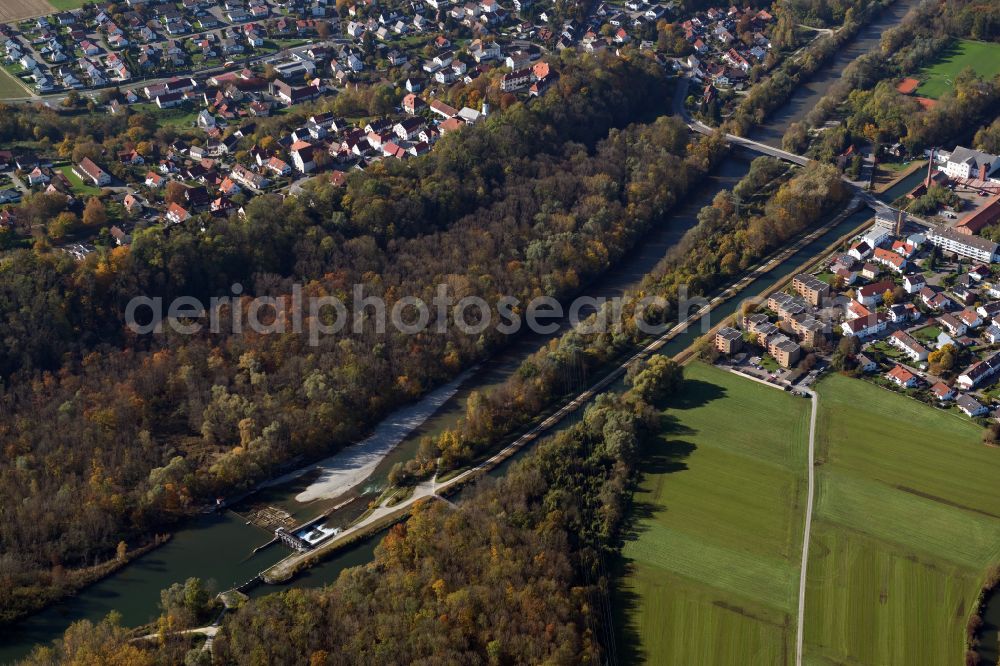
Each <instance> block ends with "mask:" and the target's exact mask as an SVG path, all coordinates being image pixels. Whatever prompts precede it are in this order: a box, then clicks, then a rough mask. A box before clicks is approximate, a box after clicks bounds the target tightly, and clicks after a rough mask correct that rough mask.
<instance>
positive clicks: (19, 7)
mask: <svg viewBox="0 0 1000 666" xmlns="http://www.w3.org/2000/svg"><path fill="white" fill-rule="evenodd" d="M66 4H68V5H69V6H68V7H67V8H72V7H79V6H80V5H81V4H82V3H72V2H70V3H66ZM53 11H55V8H54V7H53V5H51V4H49V3H48V2H47V0H3V2H0V23H8V22H10V21H20V20H21V19H23V18H28V17H29V16H41V15H42V14H51V13H52V12H53Z"/></svg>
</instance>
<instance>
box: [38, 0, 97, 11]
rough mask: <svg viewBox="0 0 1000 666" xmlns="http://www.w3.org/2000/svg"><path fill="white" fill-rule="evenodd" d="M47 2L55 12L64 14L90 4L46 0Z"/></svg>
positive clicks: (84, 0) (80, 1)
mask: <svg viewBox="0 0 1000 666" xmlns="http://www.w3.org/2000/svg"><path fill="white" fill-rule="evenodd" d="M48 2H49V4H50V5H52V8H53V9H55V10H56V11H60V12H65V11H69V10H70V9H77V8H78V7H83V6H84V5H85V4H87V3H88V2H90V0H48Z"/></svg>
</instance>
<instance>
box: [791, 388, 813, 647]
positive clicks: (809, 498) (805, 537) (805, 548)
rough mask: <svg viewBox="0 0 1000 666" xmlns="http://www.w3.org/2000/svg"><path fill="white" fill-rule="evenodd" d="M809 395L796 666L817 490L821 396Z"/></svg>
mask: <svg viewBox="0 0 1000 666" xmlns="http://www.w3.org/2000/svg"><path fill="white" fill-rule="evenodd" d="M802 390H803V391H805V392H806V393H808V394H809V397H810V398H811V402H812V413H811V414H810V415H809V460H808V463H807V464H808V466H809V469H808V483H807V485H808V490H807V495H806V524H805V529H804V531H803V534H802V564H801V567H800V569H799V613H798V622H797V623H796V627H795V666H802V637H803V634H804V626H803V625H804V624H805V623H804V622H803V620H804V618H805V614H806V570H807V568H808V564H809V538H810V536H811V534H810V533H811V532H812V514H813V496H814V495H815V488H816V465H815V462H814V461H815V458H816V414H817V413H818V412H819V394H818V393H816V391H813V390H812V389H808V388H806V389H802Z"/></svg>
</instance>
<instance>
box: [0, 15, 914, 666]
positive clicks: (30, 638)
mask: <svg viewBox="0 0 1000 666" xmlns="http://www.w3.org/2000/svg"><path fill="white" fill-rule="evenodd" d="M908 4H909V3H904V2H900V3H897V6H895V7H894V8H892V9H890V10H887V11H886V12H884V13H883V14H882V15H881V16H880V17H879V18H878V19H877V20H876V21H875V23H874V24H873V25H872V27H871V28H868V29H865V30H862V31H861V33H860V34H859V36H858V38H857V39H856V40H855V41H854V42H852V43H851V44H849V45H848V46H847V47H846V48H847V49H849V50H850V51H849V52H850V53H852V54H853V55H850V56H849V57H846V58H845V57H842V56H836V57H835V58H834V59H833V60H832V61H831V62H830V63H828V64H827V66H826V67H824V68H821V70H820V71H819V72H817V73H816V75H815V76H814V77H813V79H812V80H811V81H810V83H809V84H808V88H809V91H810V92H809V93H808V94H803V96H802V97H801V98H799V97H798V93H796V95H794V96H793V98H792V101H791V102H790V105H792V106H793V107H794V109H792V110H791V111H789V110H787V109H786V110H779V112H777V113H776V114H775V116H774V118H775V120H774V124H775V125H776V127H774V128H773V129H772V131H771V133H772V134H773V135H775V136H777V140H778V142H779V143H780V138H781V136H782V135H783V134H784V130H785V128H786V127H787V124H788V123H790V122H793V121H794V120H795V119H796V118H797V117H801V113H800V114H799V115H796V113H797V112H796V111H795V109H799V110H801V109H802V108H803V105H806V104H808V105H810V106H811V104H812V103H814V102H815V100H816V99H818V98H819V97H821V96H822V95H823V94H824V90H825V87H828V86H829V85H830V84H831V83H832V82H833V81H835V80H836V79H837V78H838V77H839V72H840V69H841V68H843V66H844V65H846V64H847V62H849V61H850V60H851V59H853V58H854V57H856V56H857V55H858V54H859V53H862V52H864V51H867V50H868V49H870V48H872V47H873V46H876V45H877V44H878V41H879V39H878V35H879V34H880V33H881V31H882V30H883V29H884V28H886V27H889V26H890V25H892V24H893V23H895V22H896V21H898V20H899V18H900V17H901V16H902V14H903V13H905V12H904V11H899V7H900V6H905V5H908ZM831 69H833V70H835V71H832V72H831V71H830V70H831ZM824 82H825V83H824ZM809 100H812V101H809ZM806 110H807V109H806ZM802 113H804V111H802ZM765 140H768V141H771V139H770V138H767V137H765ZM748 168H749V159H748V158H747V156H745V155H740V154H738V153H735V154H734V155H733V156H732V157H731V158H730V159H728V160H726V161H725V162H724V163H723V164H721V165H720V166H719V167H717V168H716V169H715V171H714V173H713V174H712V175H710V176H708V177H707V178H706V179H705V182H704V183H703V184H702V185H701V186H700V187H699V188H698V189H697V190H696V191H695V192H694V193H693V194H692V195H691V196H689V197H687V198H686V199H685V201H684V203H682V204H681V205H680V206H678V208H677V209H676V210H675V211H674V212H673V214H671V215H670V216H668V218H667V219H666V220H664V221H663V222H662V223H661V224H660V225H658V226H657V227H656V228H654V229H652V230H651V231H650V232H649V233H648V234H647V235H646V236H645V237H644V238H643V239H642V241H640V243H639V244H638V247H636V248H635V249H634V250H633V251H632V252H630V253H629V254H628V255H627V256H626V257H624V258H623V259H622V261H620V262H619V264H618V265H617V266H616V267H615V268H613V269H612V270H610V271H609V272H607V273H606V274H605V275H604V276H602V277H601V278H599V279H598V280H596V281H595V282H594V283H593V284H591V285H589V286H588V288H587V289H586V290H585V293H586V294H587V295H589V296H593V297H601V296H604V297H612V296H617V295H621V294H622V293H624V292H625V291H627V290H628V289H629V288H631V287H633V286H635V285H637V284H638V283H639V281H640V280H641V279H642V277H643V276H644V275H645V274H646V273H647V272H649V271H650V270H651V269H652V268H653V267H654V266H655V265H656V263H657V262H658V261H659V260H660V259H661V258H662V257H663V256H664V255H665V254H666V252H667V250H668V249H669V248H670V247H672V246H673V245H674V244H676V243H677V241H678V240H679V239H680V238H681V236H683V234H684V233H685V232H686V231H687V230H688V229H690V228H691V227H693V226H694V225H695V224H696V223H697V213H698V211H699V210H700V209H701V208H702V207H703V206H705V205H707V204H708V203H710V202H711V200H712V198H714V196H715V195H716V193H718V192H719V191H721V190H722V189H729V188H732V186H733V185H735V184H736V182H738V181H739V179H740V178H742V177H743V175H745V173H746V171H747V169H748ZM919 179H920V174H919V173H917V174H914V175H913V176H911V177H910V178H907V179H906V181H904V182H903V183H901V184H900V185H897V186H896V187H894V188H892V189H890V190H889V191H888V192H887V193H885V194H884V195H882V199H883V200H885V201H892V200H893V199H894V198H896V197H898V196H900V195H901V194H903V193H905V192H906V191H908V190H909V188H911V187H912V186H913V184H915V183H916V182H917V181H918V180H919ZM867 217H870V213H868V212H866V211H861V212H859V213H856V214H855V215H852V216H850V217H849V218H848V219H847V220H845V221H844V222H842V223H841V224H839V225H837V227H836V228H834V229H832V230H830V231H828V232H827V233H826V234H824V235H823V236H822V237H820V238H818V239H817V240H815V241H813V242H812V243H810V244H809V245H807V246H806V247H804V248H802V249H801V250H799V251H798V252H796V253H795V254H794V255H793V256H791V257H790V258H788V259H786V260H785V261H784V262H782V263H781V264H780V265H778V266H776V267H775V268H774V269H772V270H771V271H769V272H768V273H766V274H764V275H762V276H760V277H758V278H757V279H756V280H755V281H754V282H753V283H752V284H751V285H750V286H749V287H748V288H747V290H746V291H745V292H744V293H745V294H755V293H757V292H760V291H763V290H765V289H767V288H769V287H770V286H772V285H774V284H775V283H776V282H778V281H779V280H781V279H782V278H784V277H786V276H787V275H788V274H789V273H790V272H791V271H793V270H794V269H795V268H796V267H797V266H799V265H800V264H802V263H803V262H804V261H806V260H807V259H808V258H809V257H810V256H812V255H814V254H816V253H817V252H819V251H820V250H821V249H822V248H823V247H825V246H826V245H828V244H830V243H831V242H833V241H834V240H835V239H836V238H838V237H839V236H841V235H843V234H844V233H846V232H847V231H848V230H850V229H851V228H853V227H856V226H858V225H860V224H861V223H862V222H863V221H864V220H865V219H866V218H867ZM740 300H741V298H739V297H738V298H734V299H730V301H728V302H725V303H723V304H721V305H719V306H718V307H717V308H716V309H715V310H714V311H713V312H712V314H711V317H712V320H713V321H719V319H720V318H723V317H725V316H727V315H729V314H732V313H733V312H735V311H736V308H737V307H738V305H739V302H740ZM564 325H565V322H564ZM700 330H701V327H699V326H692V327H691V328H689V329H688V332H685V333H684V334H682V335H679V336H678V337H676V338H674V340H673V341H671V343H670V344H668V345H667V346H666V347H665V348H664V349H663V350H662V353H664V354H669V355H673V354H676V353H678V352H680V351H682V350H683V349H684V348H686V347H687V346H688V345H690V344H691V343H692V342H693V341H694V340H695V339H696V337H697V336H698V334H699V333H700ZM553 335H555V334H553ZM546 337H551V336H538V335H524V336H522V337H520V338H518V339H517V340H515V341H514V343H513V344H511V345H510V346H509V347H508V348H506V349H505V350H504V351H503V352H501V353H500V354H498V355H496V356H495V357H494V358H493V359H491V360H490V361H489V362H486V363H484V364H483V365H482V367H481V368H480V369H479V370H478V371H477V372H475V374H474V375H472V376H471V377H470V378H469V379H468V380H467V381H465V382H464V383H462V384H461V386H459V387H458V388H457V390H456V391H455V392H454V394H453V395H452V396H451V397H450V398H449V399H448V400H446V401H445V402H444V403H443V404H442V405H441V406H440V407H439V408H438V409H437V411H435V412H434V413H433V414H432V415H431V416H429V417H427V418H425V419H418V420H419V421H420V422H419V423H416V424H414V425H413V430H412V431H411V432H410V434H409V435H407V436H405V437H403V438H402V440H401V441H400V443H399V444H398V445H397V446H396V447H395V448H394V449H393V450H392V451H391V452H390V453H389V454H388V455H386V456H385V457H384V459H383V460H382V461H381V462H380V463H378V464H377V465H375V466H374V469H373V471H372V474H371V475H370V476H369V477H368V479H367V480H366V481H364V482H363V483H362V484H360V485H359V486H358V487H356V488H355V489H354V491H352V492H351V493H348V494H347V495H341V496H340V497H337V498H333V497H326V498H322V499H317V500H314V501H309V502H300V501H297V500H296V499H295V498H296V496H300V495H302V494H303V493H304V492H305V491H307V490H309V488H310V486H312V484H313V483H314V482H315V481H316V480H317V478H318V477H319V475H320V474H322V471H321V470H319V469H317V470H314V472H313V473H311V474H304V475H302V476H299V477H297V478H295V479H292V480H290V481H289V482H288V483H287V484H284V485H280V486H273V487H269V488H267V489H265V490H263V491H261V492H259V493H258V494H257V495H255V496H254V498H253V499H254V501H257V502H266V503H267V504H270V505H273V506H277V507H280V508H283V509H285V510H287V511H288V512H289V513H291V514H292V515H293V516H294V517H295V518H296V519H298V520H307V519H309V518H311V517H313V516H316V515H318V514H319V513H321V512H323V511H325V510H327V509H329V508H330V507H331V506H332V505H333V504H334V503H340V502H342V501H343V500H344V499H345V497H348V498H349V497H351V496H361V497H362V499H361V500H359V501H356V502H353V503H352V504H350V505H349V506H348V507H347V508H346V509H344V510H341V511H338V512H337V513H336V514H334V516H333V517H332V519H331V520H332V522H334V524H336V522H338V521H339V522H349V521H350V520H351V519H352V518H353V517H356V516H357V515H358V514H359V513H360V512H361V511H363V510H364V508H365V504H366V501H364V498H367V497H368V496H371V495H373V494H376V493H378V492H379V491H380V489H381V488H383V487H384V486H385V484H386V475H387V474H388V471H389V469H390V468H391V467H392V465H393V464H394V463H396V462H397V461H402V460H407V459H409V458H411V457H412V456H413V454H414V452H415V451H416V447H417V446H418V444H419V440H420V438H421V437H422V436H423V435H426V434H434V433H437V432H440V431H441V430H443V429H445V428H447V427H450V426H451V425H453V424H454V423H455V421H456V419H457V418H458V417H459V416H460V415H461V414H462V413H463V412H464V406H465V401H466V400H467V398H468V396H469V394H470V393H471V392H472V391H474V390H484V389H488V388H490V387H491V386H496V385H498V384H500V383H502V382H503V381H504V379H505V378H506V377H507V376H508V375H509V374H510V373H511V372H513V371H514V370H515V369H516V368H517V366H518V365H520V363H521V360H522V359H524V358H525V357H526V356H527V355H528V354H530V353H531V352H533V351H534V350H536V349H537V348H538V346H539V345H540V344H541V343H543V342H544V340H545V338H546ZM407 409H412V407H411V408H407ZM418 411H419V410H418ZM389 418H390V419H392V418H394V417H393V416H390V417H389ZM568 421H569V422H572V419H569V420H568ZM516 457H519V456H516ZM516 457H515V458H516ZM505 469H506V464H505V465H502V466H500V467H498V468H497V469H496V470H494V471H493V472H492V473H491V475H493V476H495V475H498V474H502V473H503V471H504V470H505ZM271 536H272V535H271V534H270V533H268V532H266V531H264V530H262V529H259V528H257V527H254V526H252V525H249V524H247V521H246V520H245V519H244V518H242V517H241V516H240V515H238V514H236V513H234V512H232V511H227V512H225V513H222V514H218V515H212V516H205V517H200V518H198V519H195V520H193V521H192V522H191V523H190V524H188V525H186V526H185V527H184V529H182V530H180V531H178V532H177V533H176V534H175V535H174V537H173V538H172V539H171V540H170V542H168V543H167V544H166V545H164V546H161V547H160V548H157V549H156V550H154V551H152V552H151V553H148V554H147V555H144V556H142V557H140V558H137V560H136V561H135V562H133V563H130V564H129V565H127V566H125V567H123V568H122V569H121V570H119V571H118V572H116V573H114V574H112V575H111V576H108V577H107V578H105V579H103V580H101V581H99V582H98V583H95V584H94V585H92V586H90V587H88V588H86V589H85V590H83V591H82V592H81V593H80V594H79V595H77V596H75V597H72V598H70V599H67V600H65V601H62V602H60V603H57V604H54V605H52V606H50V607H49V608H47V609H46V610H44V611H42V612H41V613H38V614H35V615H33V616H31V617H29V618H27V619H26V620H24V621H23V622H21V623H18V624H16V625H13V626H12V627H9V628H8V629H7V630H6V631H5V632H4V633H3V634H0V663H6V662H9V661H12V660H15V659H18V658H21V657H23V656H25V655H26V654H27V653H28V652H29V651H30V650H31V647H32V646H33V645H35V644H38V643H45V642H49V641H51V640H53V639H55V638H58V637H59V636H61V635H62V632H63V630H64V629H65V628H66V627H67V626H68V625H69V624H70V623H71V622H73V621H76V620H80V619H90V620H92V621H97V620H99V619H100V618H102V617H104V616H105V615H106V614H107V613H108V612H110V611H112V610H115V611H117V612H119V613H121V615H122V620H123V622H124V624H126V625H130V626H135V625H139V624H143V623H145V622H148V621H150V620H152V619H154V618H155V617H156V616H157V615H158V613H159V609H158V602H159V591H160V590H161V589H163V588H165V587H168V586H169V585H171V584H173V583H175V582H179V581H183V580H185V579H186V578H188V577H191V576H197V577H200V578H202V579H205V580H214V581H215V582H216V584H217V587H218V589H219V590H224V589H228V588H230V587H233V586H234V585H239V584H242V583H243V582H245V581H247V580H249V579H250V578H253V577H254V576H255V575H256V574H257V573H258V572H260V571H262V570H263V569H265V568H267V567H268V566H270V565H271V564H273V563H274V562H276V561H277V560H279V559H281V558H282V557H284V556H285V555H287V552H288V551H286V550H285V549H284V547H282V546H271V547H269V548H266V549H263V550H261V551H260V552H259V553H257V554H256V555H251V553H252V551H253V549H254V548H255V547H257V546H260V545H262V544H264V543H266V542H267V541H268V540H269V539H270V538H271ZM379 539H380V535H376V536H373V537H372V538H371V539H369V540H367V541H363V542H360V543H359V544H356V545H354V546H352V547H350V548H347V549H344V550H342V551H339V552H338V553H337V555H336V557H333V558H331V559H329V560H327V561H325V562H324V563H323V564H322V565H320V566H317V567H314V568H312V569H310V570H309V571H307V572H306V573H304V574H302V575H300V576H298V577H297V578H296V579H294V580H293V581H292V582H291V583H290V585H292V586H305V587H310V586H318V585H323V584H326V583H328V582H331V581H333V580H335V579H336V577H337V576H338V575H339V573H340V571H342V570H343V569H345V568H347V567H351V566H355V565H359V564H363V563H365V562H368V561H370V560H371V556H372V552H373V550H374V548H375V545H376V544H377V542H378V540H379ZM280 589H282V588H281V587H275V586H263V585H262V586H259V587H257V588H256V589H254V590H253V591H252V592H251V594H252V595H253V596H258V595H261V594H267V593H271V592H275V591H279V590H280Z"/></svg>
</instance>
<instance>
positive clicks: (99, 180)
mask: <svg viewBox="0 0 1000 666" xmlns="http://www.w3.org/2000/svg"><path fill="white" fill-rule="evenodd" d="M73 173H75V174H76V175H77V176H79V177H80V179H81V180H83V181H84V182H90V183H92V184H93V185H94V187H104V186H105V185H109V184H110V183H111V176H110V175H109V174H108V173H107V172H106V171H105V170H104V169H102V168H101V167H99V166H97V165H96V164H95V163H94V161H93V160H92V159H90V158H89V157H84V158H83V159H82V160H80V163H79V164H77V165H76V166H74V167H73Z"/></svg>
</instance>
